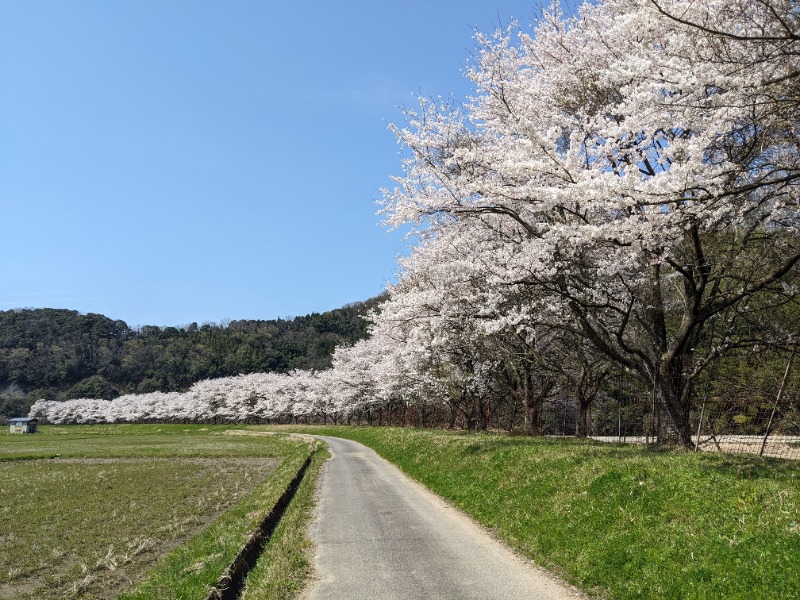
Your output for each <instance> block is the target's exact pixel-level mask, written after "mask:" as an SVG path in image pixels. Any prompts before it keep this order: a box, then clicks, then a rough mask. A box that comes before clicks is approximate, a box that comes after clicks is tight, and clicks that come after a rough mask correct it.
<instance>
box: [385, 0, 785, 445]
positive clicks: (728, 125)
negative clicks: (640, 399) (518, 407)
mask: <svg viewBox="0 0 800 600" xmlns="http://www.w3.org/2000/svg"><path fill="white" fill-rule="evenodd" d="M798 30H799V29H798V17H797V11H796V8H793V5H792V3H791V2H789V0H769V1H767V0H733V1H728V0H725V1H724V2H723V1H721V0H716V1H715V0H710V1H704V2H686V1H678V0H674V1H673V0H664V1H663V2H662V1H656V0H607V1H605V2H602V3H600V4H598V5H592V4H588V3H587V4H585V5H584V6H583V7H582V8H581V9H580V11H579V13H578V14H577V15H576V16H574V17H564V16H563V15H561V14H560V13H559V12H558V10H557V9H553V10H551V11H550V12H549V13H546V14H545V15H544V16H543V18H542V19H541V21H540V22H539V24H538V25H537V27H536V29H535V31H534V33H533V35H528V34H524V33H520V34H518V35H517V36H516V37H514V36H512V32H511V31H501V32H498V33H497V34H496V35H495V36H494V37H482V36H479V38H478V41H479V44H480V46H481V51H480V55H479V56H478V58H477V60H476V63H475V65H474V67H473V68H472V69H471V70H470V72H469V76H470V77H471V78H472V80H473V81H474V83H475V85H476V89H477V92H476V95H475V97H474V98H473V99H472V100H471V101H470V102H468V103H466V104H464V105H461V106H458V105H454V104H453V103H448V102H434V101H430V100H426V99H423V100H422V101H421V107H420V110H419V111H416V112H411V111H410V112H409V113H408V119H409V124H408V126H407V127H405V128H403V129H400V128H396V129H395V131H396V134H397V136H398V138H399V140H400V142H401V143H402V144H403V145H404V147H405V148H406V149H407V151H408V158H407V160H406V161H405V164H404V169H405V175H404V176H403V177H400V178H398V179H397V187H396V188H395V189H393V190H387V191H386V192H385V196H384V203H385V206H384V214H385V216H386V219H387V222H388V223H389V224H390V225H393V226H399V225H402V224H407V223H412V224H415V225H416V226H417V230H416V231H417V232H418V233H419V234H421V235H424V236H426V237H427V238H431V237H434V236H436V235H442V232H444V231H447V230H449V229H452V228H453V227H456V226H457V225H456V224H457V223H461V222H464V221H471V222H473V223H474V224H475V226H474V227H472V228H471V231H472V232H474V233H472V234H471V235H472V236H473V238H472V239H473V240H474V241H475V243H477V244H486V243H487V242H486V241H487V240H492V241H493V242H494V243H500V244H501V245H504V246H511V247H513V250H508V251H506V255H507V256H510V257H511V260H509V261H507V262H506V264H507V267H508V268H507V270H506V271H505V273H504V274H503V276H502V280H503V281H502V282H496V283H495V285H498V284H499V285H517V286H527V287H530V288H532V289H535V293H532V294H530V295H529V297H530V298H531V305H530V306H529V311H531V312H549V313H550V314H552V315H561V316H562V318H563V321H562V325H563V326H564V327H565V328H567V329H572V330H573V331H574V332H575V333H576V334H580V335H581V336H583V337H584V338H585V339H587V340H589V341H590V342H591V344H592V346H593V347H594V349H595V350H596V351H598V352H600V353H602V354H603V355H605V356H606V357H608V358H609V359H611V360H613V361H615V362H616V363H618V364H619V365H620V366H622V367H624V368H627V369H629V370H631V371H633V372H635V373H636V374H638V376H639V377H640V378H641V379H642V380H643V381H645V382H646V383H647V384H648V385H649V386H650V387H651V389H653V391H654V394H655V395H656V396H657V398H658V399H659V401H660V403H661V405H662V406H663V408H664V409H665V411H666V413H667V415H668V416H669V419H670V421H671V423H672V425H673V427H674V430H675V431H676V432H677V435H678V439H679V441H680V442H681V443H683V444H685V445H688V444H689V443H690V436H691V431H690V427H689V416H690V410H691V406H692V405H691V392H692V386H693V384H694V382H695V381H696V379H697V377H698V376H699V374H700V373H701V372H702V370H703V369H704V368H706V367H707V366H708V364H709V363H710V361H712V360H713V359H714V358H716V357H718V356H719V355H721V354H722V353H724V352H725V351H726V349H727V348H729V347H730V346H731V344H734V343H736V342H735V340H734V339H733V338H732V337H731V336H730V333H731V331H733V330H734V329H735V327H736V325H737V321H738V319H739V315H741V314H742V313H744V312H747V307H751V306H755V305H758V306H759V307H760V309H761V310H763V311H769V310H770V308H771V306H773V305H774V304H778V303H781V302H784V301H785V298H786V295H787V294H789V295H792V294H796V291H795V289H794V288H793V285H794V283H795V280H796V278H797V263H798V261H799V260H800V242H799V241H798V236H797V225H798V187H797V186H798V178H800V171H798V160H797V159H798V139H797V135H798V122H800V120H798V116H800V114H799V113H798V89H799V88H798V73H800V68H798V67H799V65H798V56H800V54H799V53H798V50H800V47H798ZM489 217H492V218H489ZM498 218H500V219H502V220H503V221H504V222H505V224H504V225H503V227H502V229H500V228H499V227H498V225H497V223H498ZM463 229H464V230H466V228H463ZM714 321H717V322H718V323H719V325H718V326H717V327H716V328H713V331H714V333H713V335H712V334H711V332H712V328H711V327H710V324H711V323H712V322H714Z"/></svg>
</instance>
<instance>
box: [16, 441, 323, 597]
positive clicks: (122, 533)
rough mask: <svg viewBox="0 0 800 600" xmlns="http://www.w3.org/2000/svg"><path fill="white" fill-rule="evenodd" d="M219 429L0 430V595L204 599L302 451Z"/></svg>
mask: <svg viewBox="0 0 800 600" xmlns="http://www.w3.org/2000/svg"><path fill="white" fill-rule="evenodd" d="M227 429H229V428H217V427H210V428H208V427H185V426H87V427H52V428H50V427H43V428H42V429H41V431H42V432H41V433H39V434H36V435H30V436H19V435H7V434H6V435H0V481H2V482H3V483H2V485H0V598H15V599H17V598H19V599H25V598H42V599H49V598H53V599H55V598H97V597H114V596H115V595H116V594H118V593H121V592H122V591H124V590H125V589H127V588H130V587H131V585H132V584H133V583H135V582H137V581H141V580H142V579H143V578H144V582H143V583H140V584H139V588H138V590H139V591H138V592H137V593H134V594H132V595H126V596H123V597H126V598H127V597H131V598H148V599H151V598H160V599H161V598H164V599H167V598H203V597H204V595H205V593H206V591H207V589H208V587H209V586H210V585H213V584H214V583H215V582H216V580H217V579H218V578H219V576H220V575H221V574H222V572H223V570H224V569H225V567H227V566H228V564H229V563H230V562H231V560H232V559H233V556H234V555H235V554H236V552H237V551H238V549H239V548H240V547H241V545H242V543H243V541H244V539H246V537H247V536H248V535H249V534H250V532H251V531H252V530H253V529H255V525H256V523H257V522H259V521H260V520H261V518H263V516H264V514H265V513H266V511H267V510H269V508H271V507H272V505H273V504H274V501H275V499H277V497H278V496H279V495H280V493H281V492H282V491H283V489H284V488H285V485H286V483H287V482H288V481H289V480H290V479H291V478H292V477H293V476H294V474H295V473H296V471H297V469H298V468H299V466H300V465H301V464H302V462H303V461H304V460H305V458H306V456H307V455H308V451H309V450H308V445H307V444H306V443H302V442H298V441H294V440H291V439H289V438H287V437H286V436H261V435H259V436H253V435H230V434H229V433H226V430H227ZM54 456H57V458H50V457H54ZM165 555H166V556H165ZM162 557H165V558H163V559H162V560H161V561H160V562H158V561H159V559H161V558H162ZM157 562H158V564H157V565H156V566H155V568H154V565H155V564H156V563H157ZM170 569H172V570H170ZM175 569H177V571H176V570H175ZM165 578H166V579H167V580H168V581H167V582H166V583H165V582H164V579H165ZM137 594H138V595H137Z"/></svg>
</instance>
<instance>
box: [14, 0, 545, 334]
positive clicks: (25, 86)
mask: <svg viewBox="0 0 800 600" xmlns="http://www.w3.org/2000/svg"><path fill="white" fill-rule="evenodd" d="M535 14H538V3H536V2H535V1H534V2H532V1H527V2H525V1H517V0H507V1H506V0H494V2H486V1H469V0H468V1H463V0H427V1H420V0H406V1H403V2H383V1H376V0H343V1H340V2H329V1H322V0H311V1H307V2H289V1H284V2H272V1H267V0H236V1H231V2H227V1H226V2H223V1H217V0H214V1H212V0H177V1H176V0H129V1H125V2H123V1H121V0H120V1H110V0H92V1H82V0H70V1H69V2H65V1H63V0H51V1H45V0H36V1H30V0H0V209H1V210H0V310H5V309H9V308H21V307H36V308H38V307H51V308H69V309H74V310H78V311H81V312H97V313H102V314H105V315H107V316H109V317H111V318H114V319H122V320H124V321H126V322H127V323H128V324H129V325H145V324H147V325H183V324H188V323H191V322H198V323H203V322H207V321H215V322H218V321H221V320H223V319H270V318H276V317H279V316H281V317H285V316H289V315H303V314H307V313H309V312H313V311H318V312H322V311H325V310H329V309H332V308H337V307H339V306H341V305H343V304H345V303H347V302H352V301H356V300H365V299H367V298H369V297H371V296H374V295H376V294H378V293H379V292H381V290H382V289H383V287H384V285H385V284H386V282H387V281H389V280H391V279H392V276H393V274H394V273H395V271H396V266H395V258H396V256H397V254H398V253H400V252H402V251H403V248H404V243H403V241H402V235H401V234H399V233H388V232H386V231H385V230H384V229H383V228H381V227H380V226H379V217H378V216H376V214H375V210H376V206H375V200H376V199H377V198H379V196H380V192H379V189H380V188H381V187H382V186H387V185H390V179H389V178H390V177H391V176H392V175H398V174H400V172H401V165H400V157H399V154H398V152H399V148H398V146H397V144H396V142H395V139H394V137H393V136H392V134H391V133H390V132H389V131H388V130H387V124H388V123H389V122H402V117H401V114H400V112H399V110H398V106H401V105H406V106H414V105H416V99H415V98H416V95H417V93H419V92H421V93H423V94H424V95H429V96H437V95H439V96H448V95H451V94H453V95H455V96H456V97H458V98H463V97H464V96H466V95H468V94H469V93H470V90H471V88H470V86H469V82H468V81H466V79H465V78H464V77H463V69H464V66H465V64H466V63H467V61H468V56H469V53H470V52H471V50H472V49H473V41H472V33H473V29H474V28H477V29H478V30H480V31H492V30H493V29H494V28H495V26H496V25H497V24H498V23H499V22H501V21H502V22H503V23H506V22H507V21H508V20H509V19H511V18H517V19H518V20H519V21H520V22H521V23H530V20H531V19H530V18H531V17H532V16H533V15H535ZM526 27H527V25H526Z"/></svg>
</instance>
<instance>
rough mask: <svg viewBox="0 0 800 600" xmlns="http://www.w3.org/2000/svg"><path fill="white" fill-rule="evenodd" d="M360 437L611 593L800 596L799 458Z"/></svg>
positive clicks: (551, 562)
mask: <svg viewBox="0 0 800 600" xmlns="http://www.w3.org/2000/svg"><path fill="white" fill-rule="evenodd" d="M313 431H314V433H319V434H325V435H337V436H340V437H345V438H350V439H354V440H357V441H360V442H362V443H364V444H366V445H368V446H370V447H372V448H373V449H375V450H376V451H377V452H378V453H379V454H381V455H382V456H384V457H385V458H387V459H388V460H390V461H391V462H393V463H395V464H397V465H398V466H399V467H400V468H401V469H402V470H403V471H405V472H406V473H408V474H409V475H411V476H412V477H414V478H415V479H417V480H419V481H420V482H421V483H423V484H424V485H426V486H427V487H428V488H430V489H431V490H433V491H434V492H436V493H437V494H439V495H441V496H442V497H444V498H446V499H448V500H450V501H451V502H452V503H453V504H454V505H456V506H458V507H459V508H461V509H462V510H464V511H465V512H466V513H468V514H470V515H472V516H473V517H474V518H475V519H476V520H477V521H479V522H480V523H481V524H483V525H485V526H486V527H488V528H489V529H491V530H493V531H494V532H496V534H497V536H498V537H500V538H501V539H503V540H505V541H506V542H507V543H508V544H509V545H510V546H512V547H513V548H515V549H516V550H518V551H519V552H520V553H522V554H523V555H525V556H528V557H530V558H532V559H533V560H535V561H536V562H537V563H539V564H541V565H542V566H544V567H546V568H548V569H550V570H551V571H553V572H555V573H557V574H559V575H561V576H562V577H563V578H565V579H566V580H567V581H569V582H570V583H573V584H575V585H576V586H578V587H580V588H582V589H584V590H586V591H588V592H590V593H593V594H596V595H597V596H599V597H607V598H614V599H619V600H622V599H633V598H636V599H654V598H659V599H662V598H663V599H669V598H676V599H677V598H681V599H683V598H696V599H712V598H713V599H717V598H726V599H732V598H742V599H745V598H746V599H748V600H755V599H759V598H761V599H766V598H774V599H782V600H783V599H789V598H800V465H798V463H797V462H791V461H778V460H763V459H759V458H758V457H754V456H745V455H737V456H733V455H719V454H702V453H701V454H691V453H686V452H680V451H677V452H653V451H648V450H647V449H646V448H643V447H636V446H625V445H616V444H602V443H593V442H585V441H576V440H556V439H531V438H525V437H508V436H502V435H479V434H463V433H462V434H455V433H448V432H441V431H422V430H402V429H388V428H384V429H379V428H347V427H336V428H334V427H328V428H324V429H323V428H314V429H313Z"/></svg>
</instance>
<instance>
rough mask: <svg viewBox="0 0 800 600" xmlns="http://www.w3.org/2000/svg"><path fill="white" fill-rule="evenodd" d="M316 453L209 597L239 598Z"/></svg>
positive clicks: (307, 459)
mask: <svg viewBox="0 0 800 600" xmlns="http://www.w3.org/2000/svg"><path fill="white" fill-rule="evenodd" d="M315 453H316V450H313V451H312V452H311V453H310V454H309V455H308V457H307V458H306V460H305V462H304V463H303V465H302V466H301V467H300V468H299V469H298V471H297V474H296V475H295V476H294V478H293V479H292V480H291V481H290V482H289V484H288V485H287V486H286V489H285V490H284V491H283V493H282V494H281V496H280V498H278V501H277V502H276V503H275V506H273V507H272V509H271V510H270V511H269V512H268V513H267V515H266V516H265V517H264V520H263V521H261V523H260V524H259V526H258V527H257V528H256V530H255V531H253V533H251V534H250V537H248V538H247V541H246V542H245V543H244V546H242V548H241V549H240V550H239V552H238V553H237V555H236V557H235V558H234V559H233V562H231V564H230V565H229V566H228V568H227V569H225V571H224V572H223V573H222V576H221V577H220V578H219V579H218V580H217V583H216V584H215V585H214V587H212V588H211V589H210V590H209V592H208V594H207V595H206V598H205V600H237V599H238V598H239V596H240V595H241V593H242V589H243V588H244V582H245V580H246V578H247V574H248V573H249V572H250V570H251V569H252V568H253V567H254V566H255V564H256V562H257V561H258V558H259V556H261V553H262V551H263V547H264V544H266V543H267V542H268V541H269V539H270V538H271V537H272V534H273V532H274V531H275V528H276V527H277V526H278V523H280V520H281V518H282V517H283V514H284V513H285V512H286V508H287V507H288V506H289V503H290V502H291V501H292V498H294V495H295V494H296V493H297V489H298V488H299V487H300V483H301V482H302V481H303V477H305V474H306V470H307V469H308V466H309V465H310V464H311V459H312V458H313V456H314V454H315Z"/></svg>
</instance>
